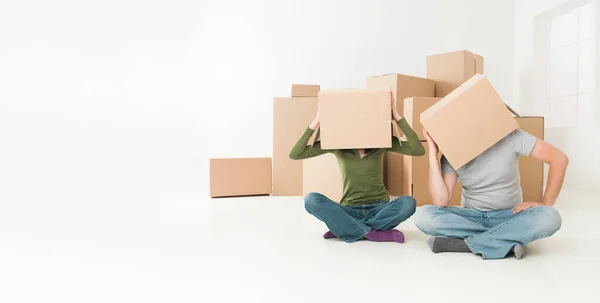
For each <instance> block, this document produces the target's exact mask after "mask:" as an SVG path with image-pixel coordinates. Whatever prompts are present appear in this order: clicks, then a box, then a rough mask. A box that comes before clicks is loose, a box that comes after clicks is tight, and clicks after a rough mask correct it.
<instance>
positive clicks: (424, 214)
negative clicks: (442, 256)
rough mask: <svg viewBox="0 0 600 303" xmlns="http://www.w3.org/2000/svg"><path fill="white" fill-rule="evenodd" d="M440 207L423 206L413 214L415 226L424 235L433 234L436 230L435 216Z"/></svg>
mask: <svg viewBox="0 0 600 303" xmlns="http://www.w3.org/2000/svg"><path fill="white" fill-rule="evenodd" d="M440 209H441V207H439V206H435V205H423V206H421V208H419V211H417V213H416V214H415V225H416V226H417V228H419V229H420V230H421V231H422V232H424V233H426V234H434V233H435V231H436V230H437V229H438V226H437V221H436V219H435V217H436V215H437V214H438V213H439V212H440Z"/></svg>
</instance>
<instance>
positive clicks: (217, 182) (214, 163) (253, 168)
mask: <svg viewBox="0 0 600 303" xmlns="http://www.w3.org/2000/svg"><path fill="white" fill-rule="evenodd" d="M271 176H272V175H271V158H231V159H210V196H211V197H213V198H214V197H235V196H251V195H269V194H271Z"/></svg>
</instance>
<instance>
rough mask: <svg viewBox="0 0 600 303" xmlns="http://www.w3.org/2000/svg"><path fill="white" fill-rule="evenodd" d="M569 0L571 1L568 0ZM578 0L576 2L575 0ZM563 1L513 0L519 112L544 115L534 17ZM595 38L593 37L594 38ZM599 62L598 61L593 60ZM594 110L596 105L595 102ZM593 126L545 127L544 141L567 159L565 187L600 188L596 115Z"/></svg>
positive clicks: (597, 103)
mask: <svg viewBox="0 0 600 303" xmlns="http://www.w3.org/2000/svg"><path fill="white" fill-rule="evenodd" d="M571 1H572V0H571ZM575 1H579V0H575ZM567 2H569V1H565V0H519V1H515V16H514V22H515V26H514V27H515V36H514V39H515V55H514V64H515V67H514V71H515V76H514V104H515V106H516V108H517V110H519V111H520V112H521V113H523V114H531V115H544V114H545V112H544V111H543V109H542V108H541V107H540V106H539V105H540V104H543V102H545V100H539V94H538V92H536V89H539V88H538V87H536V81H537V80H536V72H535V68H536V67H537V66H538V65H536V63H535V62H536V60H537V59H538V58H537V56H536V54H535V53H534V49H536V47H539V45H536V43H538V42H539V37H537V36H536V31H535V22H534V21H535V19H534V18H536V16H540V15H542V14H545V13H546V12H548V11H550V10H552V9H553V8H555V7H557V5H564V4H565V3H567ZM596 39H597V38H596ZM597 62H600V61H597ZM595 103H596V108H597V109H599V108H600V103H599V101H598V100H595ZM595 119H596V121H595V125H593V126H579V127H571V128H547V129H546V134H545V135H546V137H545V139H546V141H548V142H550V143H551V144H553V145H555V146H557V147H559V148H560V149H561V150H563V151H564V152H565V153H566V154H567V155H568V156H569V158H570V165H569V169H568V171H567V177H566V180H565V187H570V188H577V189H599V188H600V153H599V152H598V149H599V148H600V136H599V135H598V134H599V133H600V127H599V126H598V125H600V123H599V122H600V115H597V114H596V118H595Z"/></svg>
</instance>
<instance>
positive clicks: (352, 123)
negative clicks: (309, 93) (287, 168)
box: [319, 88, 392, 149]
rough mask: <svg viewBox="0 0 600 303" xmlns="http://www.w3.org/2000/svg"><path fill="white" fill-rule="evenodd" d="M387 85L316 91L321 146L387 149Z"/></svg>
mask: <svg viewBox="0 0 600 303" xmlns="http://www.w3.org/2000/svg"><path fill="white" fill-rule="evenodd" d="M390 102H391V94H390V89H389V88H369V89H347V90H333V91H320V92H319V117H320V119H321V148H323V149H353V148H388V147H391V146H392V127H391V122H392V111H391V107H390V105H391V103H390Z"/></svg>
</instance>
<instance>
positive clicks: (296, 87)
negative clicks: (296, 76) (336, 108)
mask: <svg viewBox="0 0 600 303" xmlns="http://www.w3.org/2000/svg"><path fill="white" fill-rule="evenodd" d="M320 90H321V86H320V85H313V84H292V97H318V96H319V91H320Z"/></svg>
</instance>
